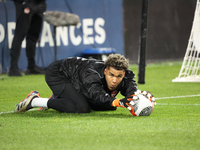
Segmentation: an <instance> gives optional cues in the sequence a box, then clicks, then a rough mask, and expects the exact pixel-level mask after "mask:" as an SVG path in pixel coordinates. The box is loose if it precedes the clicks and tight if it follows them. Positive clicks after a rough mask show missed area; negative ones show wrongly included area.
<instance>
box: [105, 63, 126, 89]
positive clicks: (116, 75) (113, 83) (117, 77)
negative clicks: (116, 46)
mask: <svg viewBox="0 0 200 150" xmlns="http://www.w3.org/2000/svg"><path fill="white" fill-rule="evenodd" d="M104 75H105V78H106V82H107V86H108V89H109V90H111V91H113V90H114V89H115V88H116V87H117V86H118V85H119V83H120V82H121V81H122V79H123V77H124V76H125V71H124V70H116V69H115V68H113V67H106V68H105V70H104Z"/></svg>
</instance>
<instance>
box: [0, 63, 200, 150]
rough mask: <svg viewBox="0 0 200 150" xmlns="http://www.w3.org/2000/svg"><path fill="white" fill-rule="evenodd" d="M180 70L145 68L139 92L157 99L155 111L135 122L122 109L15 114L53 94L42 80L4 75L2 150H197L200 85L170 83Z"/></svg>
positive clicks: (0, 78)
mask: <svg viewBox="0 0 200 150" xmlns="http://www.w3.org/2000/svg"><path fill="white" fill-rule="evenodd" d="M180 67H181V63H180V62H166V63H160V64H148V65H147V67H146V79H145V81H146V83H145V84H139V85H138V87H139V89H140V90H149V91H150V92H151V93H152V94H153V95H154V96H155V98H157V100H156V101H157V105H156V106H155V108H154V110H153V112H152V114H151V115H150V116H148V117H133V116H131V115H130V113H129V111H128V110H126V109H124V108H118V109H117V111H114V112H109V111H105V112H94V111H93V112H91V113H89V114H67V113H59V112H57V111H54V110H48V111H42V112H39V111H37V110H34V111H28V112H26V113H22V114H14V113H13V112H12V111H13V110H14V108H15V105H16V104H17V103H18V102H19V101H20V100H23V99H24V98H25V97H26V96H27V94H28V93H30V91H31V90H37V91H39V92H40V95H41V96H42V97H49V96H50V95H51V91H50V89H49V88H48V86H47V85H46V83H45V81H44V76H43V75H33V76H24V77H8V76H7V75H1V76H0V149H1V150H8V149H9V150H13V149H17V150H19V149H20V150H24V149H42V150H43V149H45V150H46V149H50V150H60V149H64V150H122V149H123V150H133V149H134V150H136V149H148V150H154V149H157V150H165V149H166V150H172V149H174V150H177V149H178V150H197V149H199V148H200V83H172V79H174V78H175V77H177V76H178V73H179V71H180ZM130 69H131V70H133V71H134V72H135V73H136V76H137V66H136V65H131V68H130ZM136 80H137V78H136ZM188 95H193V96H191V97H189V96H188ZM180 96H182V97H180ZM118 97H119V98H122V96H120V95H118ZM166 97H167V98H166Z"/></svg>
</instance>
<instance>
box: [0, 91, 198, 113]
mask: <svg viewBox="0 0 200 150" xmlns="http://www.w3.org/2000/svg"><path fill="white" fill-rule="evenodd" d="M196 96H200V94H197V95H184V96H171V97H161V98H155V99H156V100H162V99H172V98H182V97H196ZM156 105H191V106H200V104H175V103H174V104H168V103H156ZM36 110H38V109H31V110H29V111H36ZM9 113H14V111H7V112H0V115H1V114H9Z"/></svg>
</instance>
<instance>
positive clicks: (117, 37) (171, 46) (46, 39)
mask: <svg viewBox="0 0 200 150" xmlns="http://www.w3.org/2000/svg"><path fill="white" fill-rule="evenodd" d="M195 5H196V0H189V1H188V0H168V1H166V0H149V7H148V9H149V11H148V41H147V56H146V58H147V61H149V62H150V61H166V60H182V59H183V57H184V54H185V51H186V47H187V43H188V39H189V35H190V31H191V27H192V21H193V17H194V11H195ZM141 9H142V0H101V1H99V0H84V1H82V0H73V1H70V0H59V3H58V1H56V2H55V1H54V0H47V11H56V10H58V11H62V12H71V13H75V14H77V15H79V17H80V20H81V27H80V28H77V27H73V26H70V27H68V28H67V27H62V28H59V29H58V30H59V31H58V33H59V35H58V38H57V39H58V42H57V44H58V45H57V48H58V54H57V59H62V58H66V57H71V56H81V55H82V52H83V50H84V49H86V48H98V47H113V48H115V49H116V51H117V53H120V54H124V55H125V56H126V57H127V58H129V60H130V62H131V63H137V60H138V50H139V39H140V26H141ZM14 27H15V7H14V4H13V1H9V0H7V1H0V63H1V64H2V66H3V72H6V71H8V68H9V62H10V46H11V43H12V37H13V34H14ZM82 33H84V35H83V34H82ZM39 45H40V46H39V47H38V48H37V51H36V62H37V64H38V65H39V66H40V67H46V66H47V65H48V64H49V63H51V62H52V61H53V60H54V43H53V27H52V26H50V25H48V24H46V23H44V25H43V30H42V32H41V39H40V44H39ZM24 47H25V45H23V48H22V51H21V55H20V60H19V68H20V69H22V70H25V69H26V64H27V60H26V56H25V49H24Z"/></svg>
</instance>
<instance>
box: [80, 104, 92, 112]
mask: <svg viewBox="0 0 200 150" xmlns="http://www.w3.org/2000/svg"><path fill="white" fill-rule="evenodd" d="M90 112H91V107H90V106H82V107H80V108H78V109H77V113H90Z"/></svg>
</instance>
